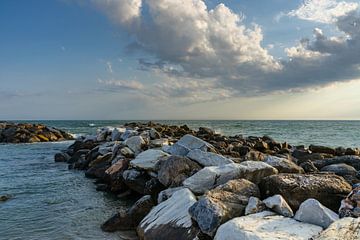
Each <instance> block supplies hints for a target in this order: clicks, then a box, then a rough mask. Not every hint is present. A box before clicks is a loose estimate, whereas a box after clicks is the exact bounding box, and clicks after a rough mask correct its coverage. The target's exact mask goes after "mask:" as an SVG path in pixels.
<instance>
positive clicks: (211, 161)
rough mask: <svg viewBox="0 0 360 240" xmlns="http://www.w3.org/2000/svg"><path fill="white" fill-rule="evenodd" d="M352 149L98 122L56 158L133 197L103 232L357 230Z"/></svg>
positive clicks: (298, 234)
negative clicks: (102, 125)
mask: <svg viewBox="0 0 360 240" xmlns="http://www.w3.org/2000/svg"><path fill="white" fill-rule="evenodd" d="M359 155H360V151H359V150H358V149H350V148H348V149H345V148H336V149H335V148H329V147H325V146H315V145H311V146H310V147H309V148H306V147H304V146H291V145H289V144H287V143H278V142H276V141H275V140H273V139H272V138H270V137H268V136H263V137H253V136H250V137H243V136H240V135H238V136H223V135H220V134H217V133H215V132H214V131H213V130H211V129H208V128H200V129H199V130H198V131H195V130H192V129H190V128H189V127H187V126H185V125H184V126H168V125H161V124H156V123H152V122H148V123H128V124H125V125H124V126H119V127H116V128H114V127H107V128H102V129H99V130H98V132H97V134H96V135H91V136H83V137H80V138H78V139H76V140H75V142H74V143H73V144H72V145H71V146H69V147H68V149H66V150H64V151H63V152H60V153H57V154H56V155H55V161H57V162H66V163H68V165H69V169H78V170H83V171H85V176H86V177H89V178H94V179H96V184H97V189H98V190H100V191H106V192H109V193H113V194H115V195H116V196H117V197H118V198H123V197H124V196H127V197H131V198H133V200H134V204H133V205H132V206H131V207H130V208H129V209H127V210H126V211H121V212H114V215H113V216H112V217H110V218H109V219H108V220H107V221H106V222H104V223H103V225H102V226H101V227H102V229H103V230H104V231H122V230H134V231H136V232H137V234H138V237H139V238H140V239H146V240H151V239H157V240H158V239H160V240H161V239H164V240H165V239H175V240H176V239H179V240H180V239H181V240H182V239H185V240H186V239H217V240H227V239H242V240H243V239H293V240H297V239H343V236H347V237H349V238H347V239H358V236H359V230H358V229H360V223H359V221H358V220H355V219H356V217H358V216H359V215H360V210H359V209H360V195H359V194H360V188H359V185H358V183H360V174H359V170H360V157H359ZM350 217H352V218H350Z"/></svg>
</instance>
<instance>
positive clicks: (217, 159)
mask: <svg viewBox="0 0 360 240" xmlns="http://www.w3.org/2000/svg"><path fill="white" fill-rule="evenodd" d="M187 157H188V158H190V159H191V160H194V161H195V162H197V163H199V164H200V165H202V166H205V167H208V166H219V165H224V164H228V163H234V162H233V161H231V160H230V159H228V158H226V157H224V156H222V155H219V154H216V153H212V152H204V151H201V150H200V149H195V150H191V151H190V152H189V153H188V154H187Z"/></svg>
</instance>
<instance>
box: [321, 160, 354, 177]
mask: <svg viewBox="0 0 360 240" xmlns="http://www.w3.org/2000/svg"><path fill="white" fill-rule="evenodd" d="M320 171H321V172H333V173H335V174H336V175H339V176H355V175H356V174H357V170H356V169H355V168H354V167H352V166H349V165H347V164H345V163H338V164H331V165H327V166H325V167H323V168H321V170H320Z"/></svg>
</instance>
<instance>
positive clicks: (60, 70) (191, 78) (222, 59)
mask: <svg viewBox="0 0 360 240" xmlns="http://www.w3.org/2000/svg"><path fill="white" fill-rule="evenodd" d="M0 119H4V120H6V119H8V120H9V119H12V120H20V119H43V120H47V119H60V120H62V119H70V120H72V119H94V120H95V119H109V120H111V119H124V120H128V119H134V120H135V119H149V120H156V119H159V120H160V119H214V120H216V119H229V120H232V119H283V120H288V119H306V120H307V119H325V120H326V119H346V120H356V119H360V2H359V1H355V0H349V1H345V0H344V1H338V0H305V1H304V0H293V1H289V0H266V1H259V0H27V1H21V0H2V1H0Z"/></svg>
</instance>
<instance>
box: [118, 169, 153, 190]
mask: <svg viewBox="0 0 360 240" xmlns="http://www.w3.org/2000/svg"><path fill="white" fill-rule="evenodd" d="M123 179H124V183H125V184H126V185H127V186H128V187H129V188H130V189H131V190H133V191H135V192H137V193H140V194H145V192H144V190H145V186H146V182H147V181H149V180H150V177H149V176H148V175H147V174H146V173H144V172H141V171H138V170H136V169H129V170H125V171H124V172H123Z"/></svg>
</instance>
